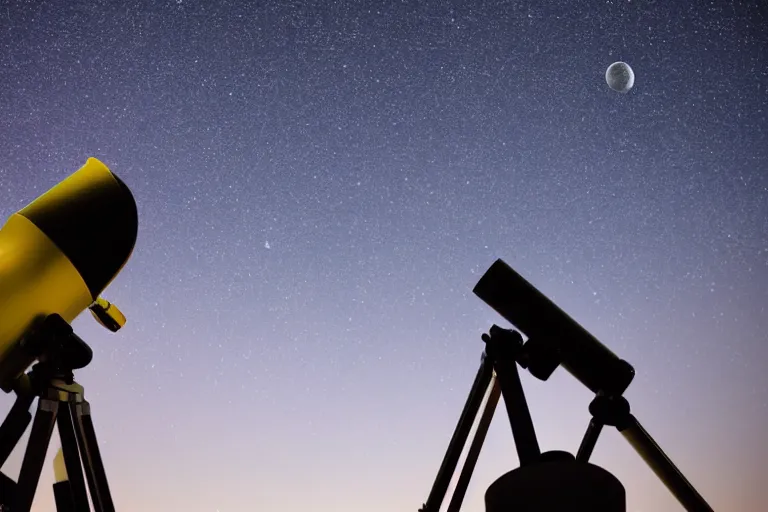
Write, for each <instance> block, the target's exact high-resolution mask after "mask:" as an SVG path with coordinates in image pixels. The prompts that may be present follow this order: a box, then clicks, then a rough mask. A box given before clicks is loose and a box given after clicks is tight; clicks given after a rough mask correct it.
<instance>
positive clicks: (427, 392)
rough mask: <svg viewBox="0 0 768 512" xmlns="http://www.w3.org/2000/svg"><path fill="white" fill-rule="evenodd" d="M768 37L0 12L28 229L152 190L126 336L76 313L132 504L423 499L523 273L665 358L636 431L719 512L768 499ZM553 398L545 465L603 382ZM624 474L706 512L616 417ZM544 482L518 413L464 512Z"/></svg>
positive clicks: (114, 467)
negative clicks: (486, 295)
mask: <svg viewBox="0 0 768 512" xmlns="http://www.w3.org/2000/svg"><path fill="white" fill-rule="evenodd" d="M688 4H690V5H688ZM470 5H471V7H470ZM767 23H768V19H767V16H766V9H765V4H764V2H759V1H751V2H730V3H728V2H720V1H717V2H690V3H685V2H660V1H656V2H654V1H650V2H628V1H622V2H619V1H609V2H594V1H592V2H590V1H584V0H574V1H569V2H567V6H566V3H563V2H533V1H517V2H506V1H499V2H490V1H479V2H471V3H469V2H467V3H463V2H448V1H436V2H416V1H398V2H381V3H374V2H367V3H364V2H343V1H340V2H316V1H305V2H288V1H272V0H268V1H260V2H246V1H243V2H236V1H219V2H204V1H201V0H173V1H156V2H153V1H133V0H127V1H125V2H108V1H101V2H99V1H92V2H86V1H82V0H72V1H68V2H53V1H35V2H20V1H18V2H17V1H10V2H9V1H0V214H2V219H3V220H4V219H5V218H7V217H8V216H9V215H11V214H12V213H13V212H15V211H17V210H18V209H20V208H22V207H23V206H25V205H26V204H28V203H29V202H30V201H32V200H33V199H34V198H36V197H37V196H38V195H40V194H41V193H43V192H44V191H46V190H47V189H49V188H50V187H52V186H53V185H55V184H56V183H58V182H59V181H60V180H62V179H64V178H65V177H66V176H68V175H69V174H71V173H72V172H74V171H75V170H77V169H78V168H79V167H80V166H81V165H82V164H84V163H85V161H86V159H87V158H88V157H90V156H93V157H97V158H99V159H101V160H102V161H103V162H105V163H106V164H107V165H108V166H109V167H110V168H111V169H112V170H113V171H114V172H115V173H117V174H118V175H119V176H120V177H121V178H122V179H123V180H124V181H125V182H126V184H127V185H128V186H129V187H130V188H131V190H132V191H133V194H134V196H135V198H136V201H137V204H138V209H139V224H140V225H139V237H138V242H137V245H136V249H135V252H134V254H133V257H132V258H131V260H130V261H129V262H128V265H127V266H126V268H125V269H124V270H123V271H122V272H121V273H120V274H119V276H118V277H117V279H116V280H115V282H114V283H113V284H112V285H111V286H110V287H109V288H108V289H107V291H106V292H105V294H104V296H105V297H106V298H108V299H109V300H112V301H114V302H115V303H116V304H117V305H118V306H119V307H120V308H121V309H122V310H123V312H124V313H125V314H126V316H127V317H128V323H127V325H126V326H125V328H124V329H123V330H122V331H120V332H119V333H118V334H110V333H109V332H107V331H105V330H103V329H101V328H100V327H98V326H97V325H96V324H95V323H94V322H93V321H91V319H90V315H87V314H85V315H83V316H82V317H81V318H78V319H77V320H76V321H75V323H74V326H75V328H76V329H77V331H78V332H79V334H80V335H81V337H83V338H84V339H86V340H87V341H88V342H89V343H90V344H91V346H92V347H93V349H94V354H95V355H94V361H93V363H92V364H91V365H90V366H89V367H87V368H85V369H83V370H81V371H79V373H78V374H77V376H78V380H79V382H80V383H81V384H83V385H84V386H85V388H86V396H87V397H88V398H89V400H90V401H91V404H92V408H93V417H94V422H95V426H96V430H97V434H98V437H99V442H100V444H101V447H102V454H103V457H104V460H105V464H106V469H107V475H108V477H109V480H110V485H111V489H112V492H113V498H114V500H115V503H116V505H117V507H118V510H126V511H127V510H141V511H144V512H168V511H172V510H179V511H181V510H183V511H186V512H217V511H218V512H250V511H253V510H261V511H276V512H277V511H294V510H295V511H298V510H314V511H318V512H352V511H359V510H367V511H369V512H392V511H412V512H415V511H416V510H417V509H418V508H419V507H420V506H421V504H422V503H423V502H424V501H425V500H426V498H427V495H428V493H429V490H430V488H431V485H432V482H433V480H434V477H435V475H436V472H437V470H438V467H439V465H440V462H441V460H442V457H443V455H444V453H445V450H446V448H447V445H448V441H449V439H450V436H451V434H452V432H453V429H454V427H455V424H456V421H457V419H458V416H459V413H460V412H461V408H462V406H463V404H464V401H465V400H466V397H467V393H468V392H469V388H470V385H471V383H472V379H473V378H474V375H475V373H476V371H477V368H478V364H479V360H480V355H481V352H482V348H483V346H482V342H481V341H480V334H481V333H482V332H484V331H486V330H487V329H488V328H489V327H490V326H491V325H492V324H493V323H497V324H500V325H506V324H505V323H504V321H503V319H501V318H500V317H499V316H497V315H496V314H495V313H494V312H493V311H492V310H491V309H490V308H488V307H487V306H485V305H484V304H483V303H482V302H481V301H480V300H479V299H477V298H476V297H475V296H474V295H473V294H472V293H471V290H472V287H473V286H474V284H475V283H476V281H477V280H478V279H479V277H480V276H481V275H482V273H483V272H484V271H485V270H486V268H487V267H488V266H489V265H490V264H491V263H492V262H493V261H494V260H495V259H496V258H503V259H504V260H505V261H506V262H507V263H509V264H510V265H511V266H512V267H513V268H515V269H516V270H517V271H518V272H519V273H521V274H522V275H523V276H524V277H526V278H527V279H528V280H529V281H530V282H532V283H533V284H534V285H535V286H537V287H538V288H539V289H540V290H541V291H542V292H544V293H545V294H547V295H548V296H549V297H550V298H551V299H552V300H553V301H555V302H556V303H557V304H558V305H559V306H560V307H561V308H562V309H564V310H565V311H566V312H568V313H569V314H570V315H571V316H572V317H573V318H575V319H576V320H577V321H579V322H580V323H581V324H582V325H583V326H584V327H586V328H587V329H588V330H590V331H591V332H592V333H593V334H594V335H595V336H596V337H597V338H598V339H600V340H602V341H603V343H604V344H606V345H607V346H608V347H610V348H611V349H612V350H613V351H614V352H616V353H617V354H618V355H619V356H620V357H622V358H624V359H626V360H627V361H629V362H630V363H631V364H633V365H634V366H635V368H636V370H637V377H636V378H635V381H634V382H633V384H632V385H631V387H630V388H629V390H628V391H627V394H626V396H627V397H628V399H629V400H630V402H631V404H632V406H633V411H634V413H635V414H636V416H637V417H638V418H639V419H640V421H641V422H642V423H643V424H644V426H645V427H646V428H647V429H648V430H649V431H650V433H651V434H652V435H653V436H654V437H655V439H656V440H657V441H658V442H659V443H660V444H661V446H662V447H663V448H664V449H665V450H666V451H667V453H668V454H669V456H670V457H671V458H672V460H673V461H675V463H676V464H677V465H678V466H679V467H680V468H681V469H682V471H683V472H684V473H685V474H686V475H687V476H688V478H689V479H690V480H691V481H692V483H693V484H694V485H695V486H697V488H698V489H699V491H700V492H701V493H702V494H703V495H704V497H705V498H707V499H708V501H709V503H710V505H712V506H713V508H714V509H715V510H717V511H728V512H737V511H745V512H751V511H760V510H768V486H766V485H765V476H764V466H765V460H768V442H766V440H765V432H766V430H768V377H766V374H765V372H764V365H765V364H766V363H768V340H766V332H768V314H766V313H767V311H766V304H768V127H767V125H766V113H767V112H768V35H766V32H765V26H766V24H767ZM618 60H623V61H625V62H627V63H629V65H630V66H632V68H633V69H634V71H635V74H636V80H635V86H634V88H633V89H632V90H631V91H630V92H629V93H628V94H619V93H616V92H614V91H612V90H610V89H609V88H608V86H607V85H606V83H605V80H604V73H605V70H606V68H607V67H608V66H609V65H610V64H611V63H612V62H615V61H618ZM522 378H523V385H524V387H525V389H526V392H527V396H528V401H529V406H530V409H531V411H532V415H533V419H534V423H535V425H536V428H537V432H538V435H539V443H540V445H541V446H542V448H544V449H565V450H569V451H571V452H575V450H576V449H577V448H578V445H579V442H580V439H581V436H582V435H583V433H584V430H585V427H586V425H587V423H588V421H589V414H588V410H587V406H588V404H589V401H590V400H591V396H590V394H589V392H588V390H586V389H585V388H584V387H583V386H581V385H580V384H578V382H577V381H576V380H575V379H573V378H572V377H571V376H570V375H568V374H567V373H566V372H565V371H563V370H562V369H559V370H558V371H557V372H556V373H555V374H554V375H553V376H552V378H551V379H549V380H548V381H547V382H541V381H537V380H536V379H534V378H533V377H532V376H530V375H529V374H527V373H524V374H523V375H522ZM12 401H13V397H12V396H8V395H5V396H0V410H2V411H5V410H7V409H8V408H10V405H11V403H12ZM56 447H57V442H54V443H52V448H51V455H50V459H49V460H52V456H53V453H54V449H55V448H56ZM21 453H22V452H21V448H19V449H17V451H16V452H15V453H14V455H13V458H12V460H10V461H9V463H8V464H7V465H6V467H5V468H4V470H5V471H6V472H7V473H9V474H10V475H11V476H12V477H14V478H16V476H17V472H18V467H19V465H20V460H21ZM593 462H595V463H597V464H599V465H601V466H603V467H604V468H606V469H608V470H610V471H611V472H613V473H614V474H615V475H616V476H617V477H619V479H620V480H621V481H622V482H623V483H624V485H625V487H626V488H627V493H628V510H629V511H632V512H641V511H643V512H648V511H676V510H682V508H681V507H679V505H677V503H676V502H675V501H674V499H673V498H672V497H671V496H670V495H669V493H668V492H667V491H666V489H665V488H664V487H663V485H662V484H661V483H660V482H659V481H658V480H657V479H656V478H655V476H654V475H653V473H652V472H651V471H650V469H648V468H647V467H646V466H645V465H644V463H643V462H642V460H640V458H639V457H638V456H637V455H636V454H635V453H634V452H633V451H632V450H631V448H630V447H629V445H628V444H626V443H625V442H624V440H623V438H621V436H620V435H619V434H618V433H616V432H615V431H606V432H605V433H604V434H603V435H602V437H601V439H600V441H599V442H598V446H597V449H596V451H595V455H594V457H593ZM516 466H517V457H516V453H515V450H514V444H513V441H512V436H511V433H510V431H509V426H508V422H507V421H506V419H505V418H504V417H503V416H502V415H500V414H499V415H497V417H496V419H495V421H494V423H493V425H492V427H491V431H490V433H489V436H488V439H487V441H486V444H485V447H484V449H483V452H482V454H481V456H480V460H479V463H478V466H477V469H476V472H475V477H474V478H473V481H472V485H471V486H470V489H469V492H468V494H467V498H466V500H465V506H464V509H463V510H465V511H467V512H480V511H482V510H484V507H483V494H484V492H485V489H486V488H487V487H488V485H489V484H490V483H491V482H492V481H493V480H495V479H496V478H498V477H499V476H501V475H502V474H503V473H504V472H506V471H508V470H510V469H512V468H514V467H516ZM50 468H51V465H50V464H48V465H47V466H46V470H45V473H44V474H43V479H42V481H41V484H40V487H39V490H38V495H37V500H36V503H35V506H34V508H33V510H35V511H36V512H44V511H52V510H53V498H52V493H51V490H50V483H51V482H52V476H53V471H52V469H50ZM446 503H447V501H446Z"/></svg>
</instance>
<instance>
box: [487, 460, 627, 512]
mask: <svg viewBox="0 0 768 512" xmlns="http://www.w3.org/2000/svg"><path fill="white" fill-rule="evenodd" d="M626 509H627V505H626V492H625V490H624V486H623V485H622V484H621V482H619V480H618V479H617V478H616V477H615V476H613V475H612V474H611V473H609V472H608V471H606V470H604V469H603V468H600V467H598V466H595V465H594V464H590V463H586V462H577V461H576V460H575V459H574V457H573V455H571V454H569V453H566V452H549V453H545V454H542V457H541V461H540V462H536V463H534V464H528V465H525V466H521V467H519V468H517V469H514V470H512V471H510V472H509V473H506V474H505V475H503V476H501V477H500V478H499V479H498V480H496V481H495V482H494V483H492V484H491V486H490V487H488V490H487V491H486V493H485V510H486V512H571V511H573V510H590V511H592V512H626Z"/></svg>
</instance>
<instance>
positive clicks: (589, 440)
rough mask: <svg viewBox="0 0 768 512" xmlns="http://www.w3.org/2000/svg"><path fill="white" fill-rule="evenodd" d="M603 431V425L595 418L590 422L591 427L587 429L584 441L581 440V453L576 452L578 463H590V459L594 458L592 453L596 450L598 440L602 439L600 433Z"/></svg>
mask: <svg viewBox="0 0 768 512" xmlns="http://www.w3.org/2000/svg"><path fill="white" fill-rule="evenodd" d="M602 431H603V424H602V423H600V422H599V421H597V420H596V419H595V418H592V419H591V420H589V426H588V427H587V431H586V433H584V439H582V440H581V446H579V451H578V452H576V460H577V461H579V462H589V458H590V457H591V456H592V452H593V451H594V450H595V445H596V444H597V438H598V437H600V432H602Z"/></svg>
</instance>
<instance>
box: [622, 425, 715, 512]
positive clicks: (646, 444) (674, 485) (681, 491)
mask: <svg viewBox="0 0 768 512" xmlns="http://www.w3.org/2000/svg"><path fill="white" fill-rule="evenodd" d="M622 423H624V424H622V425H619V426H618V427H617V428H618V430H619V432H621V434H622V435H623V436H624V438H625V439H626V440H627V441H629V444H631V445H632V447H633V448H634V449H635V451H636V452H637V453H638V454H639V455H640V457H642V458H643V460H645V462H646V464H648V466H650V468H651V469H652V470H653V472H654V473H656V476H658V477H659V479H660V480H661V481H662V482H663V483H664V485H666V486H667V489H669V490H670V492H671V493H672V494H673V495H674V496H675V498H677V501H679V502H680V504H681V505H683V507H684V508H685V509H686V510H687V511H688V512H712V507H710V506H709V504H707V502H706V501H705V500H704V498H703V497H702V496H701V495H700V494H699V493H698V491H696V489H695V488H694V487H693V485H691V483H690V482H689V481H688V480H687V479H686V478H685V476H683V474H682V473H681V472H680V470H679V469H677V467H676V466H675V465H674V464H673V463H672V461H671V460H670V459H669V458H668V457H667V456H666V454H665V453H664V451H663V450H662V449H661V448H660V447H659V445H657V444H656V442H655V441H654V440H653V438H652V437H651V436H650V434H648V432H646V431H645V429H644V428H643V427H642V425H640V422H639V421H637V418H635V417H634V416H633V415H631V414H630V415H629V417H628V418H627V421H626V422H622Z"/></svg>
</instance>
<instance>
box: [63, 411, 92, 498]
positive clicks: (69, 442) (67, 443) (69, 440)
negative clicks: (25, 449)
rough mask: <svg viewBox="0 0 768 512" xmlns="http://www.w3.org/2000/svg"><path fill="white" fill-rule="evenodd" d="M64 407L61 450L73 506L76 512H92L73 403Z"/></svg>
mask: <svg viewBox="0 0 768 512" xmlns="http://www.w3.org/2000/svg"><path fill="white" fill-rule="evenodd" d="M61 405H63V407H61V408H60V409H59V418H58V425H59V436H60V438H61V450H62V452H63V453H64V464H65V465H66V467H67V477H68V479H69V486H70V490H71V493H72V504H73V506H74V510H75V511H76V512H87V511H88V510H90V507H89V505H88V493H87V491H86V489H85V480H84V479H83V469H82V465H81V461H80V453H79V450H78V442H77V438H76V437H75V426H74V423H73V418H72V412H71V406H72V403H71V402H68V403H62V404H61Z"/></svg>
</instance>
